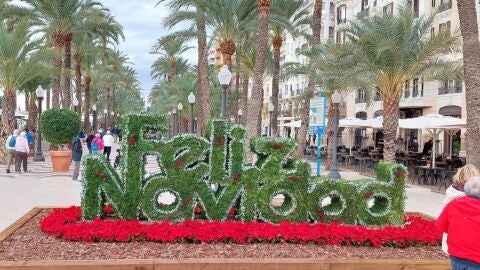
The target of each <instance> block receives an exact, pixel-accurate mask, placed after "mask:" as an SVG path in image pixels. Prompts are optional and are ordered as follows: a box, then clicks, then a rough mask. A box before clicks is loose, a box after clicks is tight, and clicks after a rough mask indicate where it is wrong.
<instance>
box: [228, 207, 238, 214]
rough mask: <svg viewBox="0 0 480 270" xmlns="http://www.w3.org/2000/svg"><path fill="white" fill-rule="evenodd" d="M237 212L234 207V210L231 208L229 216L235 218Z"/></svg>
mask: <svg viewBox="0 0 480 270" xmlns="http://www.w3.org/2000/svg"><path fill="white" fill-rule="evenodd" d="M236 212H237V209H235V208H233V207H232V208H230V211H228V215H229V216H234V215H235V213H236Z"/></svg>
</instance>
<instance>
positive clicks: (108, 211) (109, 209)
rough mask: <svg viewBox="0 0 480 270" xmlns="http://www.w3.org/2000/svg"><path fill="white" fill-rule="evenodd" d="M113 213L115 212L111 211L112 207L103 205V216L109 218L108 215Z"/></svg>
mask: <svg viewBox="0 0 480 270" xmlns="http://www.w3.org/2000/svg"><path fill="white" fill-rule="evenodd" d="M114 212H115V210H113V207H112V206H111V205H109V204H105V205H104V206H103V213H104V214H105V215H108V216H110V215H112V214H113V213H114Z"/></svg>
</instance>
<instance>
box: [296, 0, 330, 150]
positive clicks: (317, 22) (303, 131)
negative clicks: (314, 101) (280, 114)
mask: <svg viewBox="0 0 480 270" xmlns="http://www.w3.org/2000/svg"><path fill="white" fill-rule="evenodd" d="M322 5H323V3H322V0H315V5H314V7H313V29H312V42H311V44H310V45H311V47H315V46H317V45H318V44H320V34H321V31H322ZM314 91H315V81H314V78H313V77H310V78H309V80H308V85H307V91H306V93H305V96H304V98H305V100H304V103H303V106H302V109H301V110H300V120H301V121H302V125H301V126H300V129H299V131H298V135H297V142H298V145H300V147H298V148H297V150H296V152H295V156H297V157H301V156H302V155H303V145H304V144H305V140H306V138H307V132H308V124H309V121H310V99H311V98H312V97H313V94H314Z"/></svg>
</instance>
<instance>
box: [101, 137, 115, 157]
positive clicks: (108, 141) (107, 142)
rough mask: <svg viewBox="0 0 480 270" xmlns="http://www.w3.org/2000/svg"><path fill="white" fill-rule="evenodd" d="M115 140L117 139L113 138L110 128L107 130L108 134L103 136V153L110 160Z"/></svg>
mask: <svg viewBox="0 0 480 270" xmlns="http://www.w3.org/2000/svg"><path fill="white" fill-rule="evenodd" d="M114 141H115V140H114V139H113V136H112V135H111V132H110V130H107V134H105V136H103V144H104V148H103V154H104V155H106V156H107V159H108V160H110V153H111V152H112V145H113V142H114Z"/></svg>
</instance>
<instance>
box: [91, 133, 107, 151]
mask: <svg viewBox="0 0 480 270" xmlns="http://www.w3.org/2000/svg"><path fill="white" fill-rule="evenodd" d="M103 147H104V144H103V140H102V135H101V134H100V133H97V134H95V138H93V140H92V152H93V153H96V152H97V151H103Z"/></svg>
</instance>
